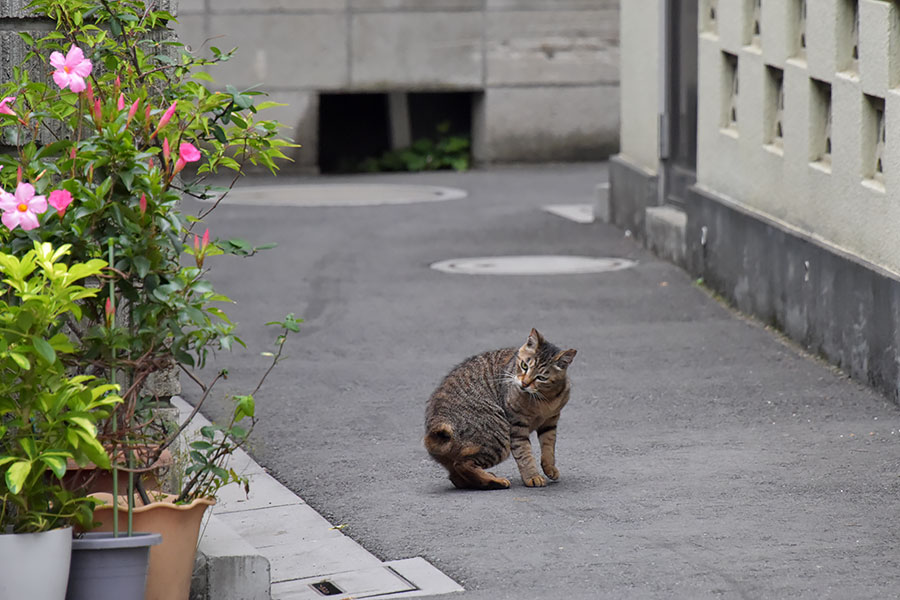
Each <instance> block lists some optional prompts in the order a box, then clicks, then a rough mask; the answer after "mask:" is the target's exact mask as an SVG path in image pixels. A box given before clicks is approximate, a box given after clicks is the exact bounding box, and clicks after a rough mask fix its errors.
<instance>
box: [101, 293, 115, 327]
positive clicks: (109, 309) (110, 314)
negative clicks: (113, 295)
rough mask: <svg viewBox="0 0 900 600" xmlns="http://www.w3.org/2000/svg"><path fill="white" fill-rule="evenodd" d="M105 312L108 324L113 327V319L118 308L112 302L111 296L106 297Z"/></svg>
mask: <svg viewBox="0 0 900 600" xmlns="http://www.w3.org/2000/svg"><path fill="white" fill-rule="evenodd" d="M103 312H104V313H105V314H106V326H107V327H112V323H113V319H114V318H115V316H116V309H115V307H114V306H113V304H112V300H110V299H109V298H107V299H106V304H105V305H104V307H103Z"/></svg>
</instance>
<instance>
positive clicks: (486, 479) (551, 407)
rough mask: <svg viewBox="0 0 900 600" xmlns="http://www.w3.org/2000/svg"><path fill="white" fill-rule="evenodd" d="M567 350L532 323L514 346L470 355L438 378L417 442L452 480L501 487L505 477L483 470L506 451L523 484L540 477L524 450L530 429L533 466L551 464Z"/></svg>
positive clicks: (554, 474)
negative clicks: (535, 444) (537, 450)
mask: <svg viewBox="0 0 900 600" xmlns="http://www.w3.org/2000/svg"><path fill="white" fill-rule="evenodd" d="M575 353H576V351H575V350H565V351H561V350H560V349H559V348H557V347H556V346H554V345H553V344H551V343H550V342H548V341H546V340H544V338H543V337H542V336H541V334H540V333H538V332H537V330H535V329H532V330H531V334H530V335H529V336H528V341H527V342H525V344H524V345H523V346H522V347H521V348H518V349H517V348H505V349H503V350H493V351H491V352H485V353H483V354H479V355H477V356H473V357H471V358H469V359H467V360H465V361H463V362H462V363H461V364H460V365H458V366H457V367H455V368H454V369H453V370H452V371H450V373H449V374H448V375H447V376H446V377H445V378H444V380H443V381H442V382H441V384H440V385H439V386H438V387H437V389H436V390H435V391H434V393H433V394H432V395H431V398H430V399H429V401H428V407H427V408H426V411H425V448H426V449H427V450H428V453H429V454H430V455H431V456H432V458H434V459H435V460H436V461H437V462H439V463H440V464H441V465H443V466H444V467H445V468H446V469H447V471H448V472H449V473H450V481H452V482H453V485H455V486H456V487H458V488H475V489H502V488H508V487H509V480H508V479H504V478H501V477H497V476H496V475H494V474H493V473H489V472H487V471H486V470H485V469H489V468H491V467H493V466H494V465H497V464H499V463H500V462H502V461H503V460H505V459H506V457H508V456H509V455H510V453H512V455H513V458H515V459H516V464H517V465H518V467H519V473H521V475H522V481H524V482H525V485H527V486H529V487H538V486H544V485H546V483H547V482H546V480H545V479H544V478H543V477H542V476H541V474H540V473H539V472H538V468H537V463H536V462H535V460H534V456H533V455H532V453H531V441H530V439H529V436H530V435H531V432H532V431H537V433H538V440H539V441H540V445H541V467H542V468H543V471H544V473H545V474H546V475H547V477H549V478H550V479H554V480H555V479H558V478H559V470H558V469H557V468H556V458H555V454H554V453H555V449H556V424H557V422H558V421H559V413H560V411H561V410H562V407H563V406H565V405H566V402H568V401H569V392H570V390H571V384H570V382H569V378H568V375H567V369H568V366H569V364H571V362H572V359H573V358H574V357H575Z"/></svg>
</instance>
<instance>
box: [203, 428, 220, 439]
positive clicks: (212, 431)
mask: <svg viewBox="0 0 900 600" xmlns="http://www.w3.org/2000/svg"><path fill="white" fill-rule="evenodd" d="M200 435H202V436H203V437H205V438H206V439H208V440H211V439H215V437H216V428H215V427H213V426H212V425H206V426H204V427H201V428H200Z"/></svg>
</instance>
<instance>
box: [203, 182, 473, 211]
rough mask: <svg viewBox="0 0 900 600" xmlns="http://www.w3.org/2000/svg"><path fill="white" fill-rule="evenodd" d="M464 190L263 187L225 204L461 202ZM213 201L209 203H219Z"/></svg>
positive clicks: (239, 191)
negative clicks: (459, 200)
mask: <svg viewBox="0 0 900 600" xmlns="http://www.w3.org/2000/svg"><path fill="white" fill-rule="evenodd" d="M467 195H468V194H467V193H466V192H465V191H464V190H459V189H455V188H445V187H437V186H432V185H399V184H383V183H310V184H298V185H260V186H252V187H238V188H235V189H233V190H231V191H230V192H229V193H228V195H226V196H225V198H224V199H223V200H222V204H243V205H247V206H303V207H314V206H379V205H386V204H415V203H418V202H442V201H444V200H458V199H460V198H465V197H466V196H467ZM215 201H216V198H211V199H209V200H207V202H215Z"/></svg>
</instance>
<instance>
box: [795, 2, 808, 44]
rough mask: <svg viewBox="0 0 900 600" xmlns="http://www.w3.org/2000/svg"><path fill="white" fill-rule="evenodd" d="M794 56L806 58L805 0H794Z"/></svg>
mask: <svg viewBox="0 0 900 600" xmlns="http://www.w3.org/2000/svg"><path fill="white" fill-rule="evenodd" d="M793 41H794V56H796V57H797V58H802V59H806V0H794V35H793Z"/></svg>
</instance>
